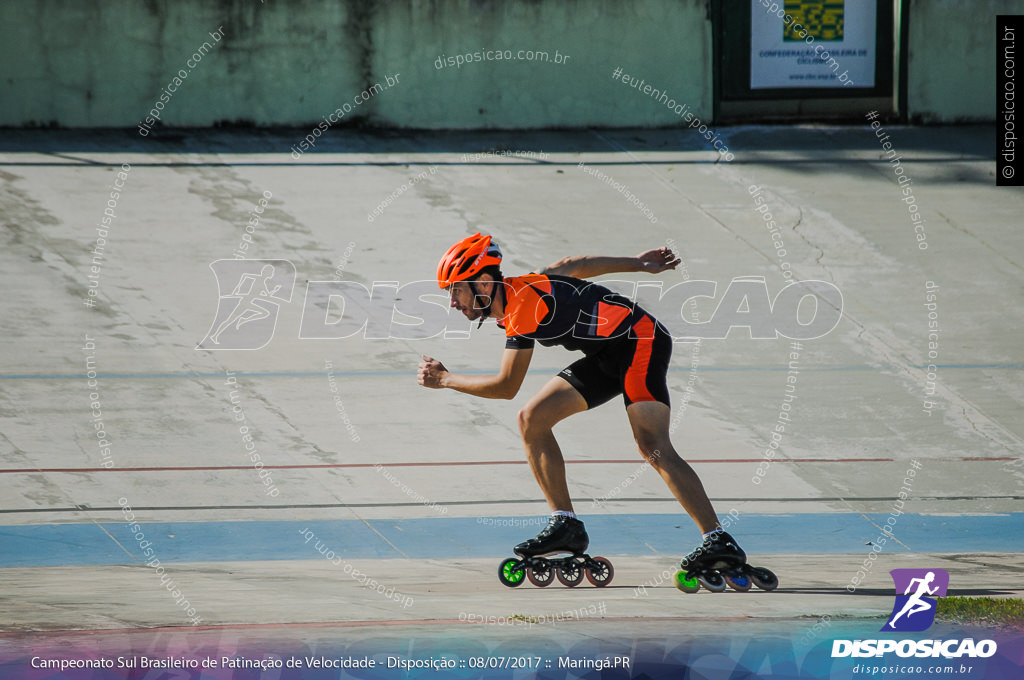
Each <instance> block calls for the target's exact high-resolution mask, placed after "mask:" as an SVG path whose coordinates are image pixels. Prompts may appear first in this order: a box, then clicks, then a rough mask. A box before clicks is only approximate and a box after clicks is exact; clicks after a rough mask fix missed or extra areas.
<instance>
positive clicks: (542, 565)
mask: <svg viewBox="0 0 1024 680" xmlns="http://www.w3.org/2000/svg"><path fill="white" fill-rule="evenodd" d="M526 578H528V579H530V583H532V584H533V585H535V586H537V587H538V588H544V587H545V586H548V585H550V584H551V582H552V581H554V580H555V570H554V568H553V567H552V566H551V563H550V562H548V561H547V560H546V559H544V558H543V557H539V558H537V559H536V560H534V561H533V564H531V565H530V566H529V567H527V568H526Z"/></svg>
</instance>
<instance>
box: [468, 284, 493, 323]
mask: <svg viewBox="0 0 1024 680" xmlns="http://www.w3.org/2000/svg"><path fill="white" fill-rule="evenodd" d="M469 288H470V290H472V291H473V306H474V307H475V308H476V309H480V310H483V316H481V317H480V323H478V324H477V325H476V327H477V328H480V327H481V326H483V325H484V321H485V320H486V319H487V318H488V317H489V316H490V315H491V304H493V303H494V297H493V296H491V295H483V294H481V293H478V292H477V290H476V281H475V280H473V281H469ZM483 299H486V300H487V303H486V305H483V304H481V305H477V301H478V300H483Z"/></svg>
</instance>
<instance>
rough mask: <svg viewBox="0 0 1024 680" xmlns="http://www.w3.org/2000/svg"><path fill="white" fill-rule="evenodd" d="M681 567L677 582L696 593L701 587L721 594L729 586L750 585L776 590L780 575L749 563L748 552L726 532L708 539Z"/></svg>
mask: <svg viewBox="0 0 1024 680" xmlns="http://www.w3.org/2000/svg"><path fill="white" fill-rule="evenodd" d="M679 566H680V571H678V572H676V576H675V584H676V588H678V589H679V590H681V591H683V592H684V593H696V592H697V591H698V590H700V588H701V586H704V588H705V589H706V590H709V591H711V592H712V593H720V592H722V591H724V590H725V589H726V587H729V588H732V589H733V590H735V591H737V592H741V593H745V592H747V591H748V590H750V588H751V586H757V587H758V588H760V589H761V590H775V588H777V587H778V585H779V579H778V577H776V576H775V574H774V573H772V572H771V571H769V570H768V569H765V568H764V567H752V566H750V565H749V564H747V555H746V553H744V552H743V550H742V549H741V548H740V547H739V545H737V544H736V540H735V539H734V538H733V537H732V536H730V535H729V534H727V533H726V532H724V531H719V532H716V533H714V534H712V535H711V536H709V537H708V538H707V539H705V540H704V542H702V543H701V544H700V545H699V546H698V547H697V548H696V549H695V550H694V551H693V552H691V553H690V554H689V555H687V556H686V557H684V558H683V559H682V561H680V563H679Z"/></svg>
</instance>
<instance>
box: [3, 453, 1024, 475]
mask: <svg viewBox="0 0 1024 680" xmlns="http://www.w3.org/2000/svg"><path fill="white" fill-rule="evenodd" d="M762 460H764V459H763V458H689V459H686V462H687V463H691V464H697V465H713V464H719V465H722V464H732V463H760V462H761V461H762ZM924 460H926V461H929V462H934V461H943V462H964V461H971V462H978V461H989V462H999V461H1007V460H1017V458H1015V457H1013V456H1005V457H998V458H995V457H993V458H982V457H979V456H964V457H951V458H926V459H924ZM565 462H566V463H567V464H570V465H575V464H586V463H590V464H598V465H600V464H606V465H627V464H633V465H635V464H637V463H640V462H643V459H642V458H639V457H637V458H629V459H626V460H615V459H607V460H567V461H565ZM772 462H774V463H894V462H897V461H896V459H895V458H774V459H773V460H772ZM377 465H382V466H383V467H454V466H463V465H526V461H525V460H468V461H459V460H453V461H421V462H413V463H387V464H386V465H385V464H383V463H325V464H318V465H264V466H263V467H264V468H265V469H267V470H316V469H334V468H372V467H376V466H377ZM252 469H253V468H252V466H250V465H208V466H192V467H122V468H104V467H99V468H10V469H0V474H27V473H32V472H37V473H38V472H203V471H209V470H252Z"/></svg>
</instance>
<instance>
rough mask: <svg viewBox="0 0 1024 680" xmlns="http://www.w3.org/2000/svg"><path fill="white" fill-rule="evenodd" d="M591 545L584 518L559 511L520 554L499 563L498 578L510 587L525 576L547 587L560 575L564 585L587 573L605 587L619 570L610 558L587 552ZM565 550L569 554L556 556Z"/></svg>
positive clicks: (524, 544) (517, 550)
mask: <svg viewBox="0 0 1024 680" xmlns="http://www.w3.org/2000/svg"><path fill="white" fill-rule="evenodd" d="M589 545H590V537H589V536H587V530H586V529H585V528H584V527H583V522H581V521H579V520H578V519H575V518H572V517H565V516H563V515H556V516H554V517H552V518H551V519H550V520H549V521H548V525H547V526H546V527H544V529H542V530H541V532H540V533H539V534H537V536H536V537H535V538H531V539H529V540H527V541H523V542H522V543H520V544H519V545H517V546H516V547H515V548H514V552H515V553H516V554H517V555H519V557H518V558H516V557H510V558H508V559H507V560H505V561H503V562H502V563H501V564H500V565H499V566H498V580H499V581H501V582H502V584H503V585H506V586H508V587H509V588H515V587H517V586H520V585H522V584H523V581H524V580H529V581H530V583H532V584H533V585H535V586H538V587H540V588H544V587H545V586H548V585H550V584H551V582H552V581H553V580H554V579H555V578H556V577H557V578H558V582H559V583H561V584H562V585H564V586H568V587H570V588H574V587H576V586H578V585H579V584H580V583H581V582H582V581H583V578H584V577H586V579H587V580H588V581H590V582H591V583H592V584H593V585H595V586H597V587H598V588H602V587H604V586H606V585H608V584H609V583H611V580H612V576H613V575H614V574H615V570H614V569H613V568H612V563H611V562H609V561H608V560H607V559H606V558H604V557H591V556H590V555H587V554H586V550H587V547H588V546H589ZM563 553H569V555H568V556H566V557H552V556H553V555H561V554H563ZM548 558H551V559H548Z"/></svg>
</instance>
